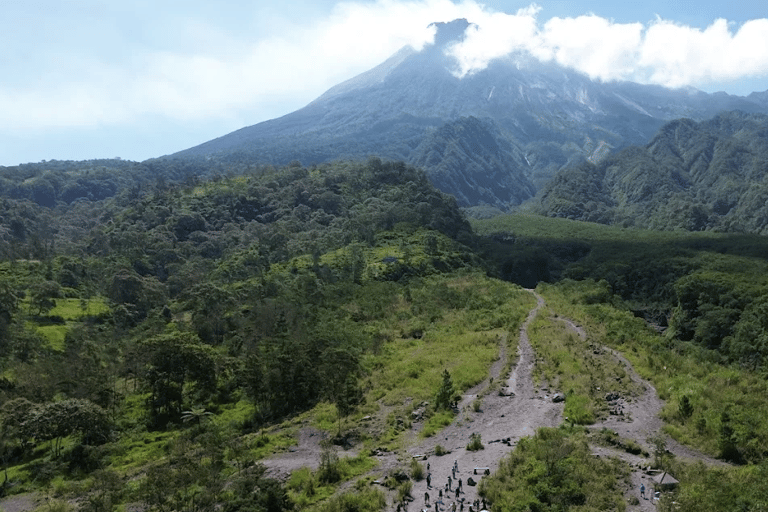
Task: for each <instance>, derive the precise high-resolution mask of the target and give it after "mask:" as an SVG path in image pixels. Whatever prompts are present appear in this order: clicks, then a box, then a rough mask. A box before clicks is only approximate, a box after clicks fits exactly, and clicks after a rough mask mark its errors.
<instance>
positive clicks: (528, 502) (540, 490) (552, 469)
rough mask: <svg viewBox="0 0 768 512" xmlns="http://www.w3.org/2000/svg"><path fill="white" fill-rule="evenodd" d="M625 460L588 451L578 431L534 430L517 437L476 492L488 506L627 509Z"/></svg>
mask: <svg viewBox="0 0 768 512" xmlns="http://www.w3.org/2000/svg"><path fill="white" fill-rule="evenodd" d="M628 476H629V468H628V467H627V465H626V464H625V463H623V462H621V461H619V460H616V459H603V458H596V457H594V456H593V455H592V453H591V450H590V448H589V445H588V443H587V442H586V439H585V437H584V435H583V434H582V433H579V432H577V431H568V430H565V429H548V428H545V429H539V430H538V431H537V432H536V435H535V436H533V437H527V438H523V439H521V440H520V441H519V442H518V444H517V446H516V447H515V450H514V451H513V452H512V453H510V455H509V456H508V457H506V458H505V459H502V461H501V463H500V464H499V468H498V470H497V471H496V473H494V474H493V475H491V476H489V477H486V478H483V479H482V480H481V481H480V487H479V492H480V495H481V496H484V497H485V499H486V500H487V501H488V502H490V507H491V508H492V509H493V510H496V509H498V510H509V511H520V512H523V511H527V510H569V509H578V510H585V511H587V510H589V511H593V510H594V511H598V510H626V503H625V501H624V486H625V485H626V480H627V479H628Z"/></svg>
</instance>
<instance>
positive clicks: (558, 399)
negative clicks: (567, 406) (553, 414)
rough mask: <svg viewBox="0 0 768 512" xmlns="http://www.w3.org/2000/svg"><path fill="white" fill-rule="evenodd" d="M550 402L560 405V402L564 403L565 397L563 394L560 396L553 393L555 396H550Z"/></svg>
mask: <svg viewBox="0 0 768 512" xmlns="http://www.w3.org/2000/svg"><path fill="white" fill-rule="evenodd" d="M552 401H553V402H554V403H556V404H557V403H560V402H565V395H564V394H562V393H555V394H554V395H553V396H552Z"/></svg>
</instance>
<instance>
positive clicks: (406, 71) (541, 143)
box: [170, 20, 768, 209]
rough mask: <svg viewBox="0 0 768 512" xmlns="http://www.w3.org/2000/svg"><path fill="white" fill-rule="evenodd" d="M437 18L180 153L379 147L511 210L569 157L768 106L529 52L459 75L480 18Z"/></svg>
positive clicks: (267, 158)
mask: <svg viewBox="0 0 768 512" xmlns="http://www.w3.org/2000/svg"><path fill="white" fill-rule="evenodd" d="M436 26H437V29H438V30H437V35H436V37H435V42H434V44H432V45H428V46H426V47H425V48H424V49H422V50H421V51H416V50H414V49H413V48H410V47H407V48H403V49H402V50H400V51H399V52H397V53H396V54H395V55H393V56H392V57H391V58H389V59H388V60H386V61H385V62H383V63H382V64H380V65H379V66H377V67H375V68H373V69H372V70H370V71H367V72H365V73H363V74H361V75H359V76H357V77H355V78H353V79H351V80H348V81H346V82H344V83H341V84H339V85H337V86H335V87H333V88H331V89H330V90H328V91H327V92H326V93H325V94H323V95H321V96H320V97H319V98H317V99H316V100H315V101H313V102H312V103H310V104H309V105H307V106H306V107H304V108H302V109H300V110H297V111H296V112H293V113H291V114H288V115H286V116H283V117H281V118H278V119H273V120H270V121H266V122H263V123H259V124H257V125H254V126H249V127H246V128H242V129H240V130H238V131H235V132H233V133H230V134H228V135H224V136H223V137H219V138H217V139H214V140H211V141H209V142H206V143H204V144H201V145H199V146H196V147H193V148H190V149H187V150H185V151H181V152H179V153H176V154H175V155H171V156H170V158H179V159H196V158H204V159H208V160H215V161H223V162H239V163H243V162H248V163H253V162H257V163H269V164H274V165H283V164H287V163H289V162H291V161H293V160H299V161H300V162H302V163H303V164H305V165H311V164H313V163H318V162H323V161H329V160H335V159H348V158H363V159H365V158H367V157H368V156H371V155H377V156H380V157H383V158H387V159H396V160H404V161H406V162H407V163H410V164H417V165H422V166H424V167H425V170H426V171H427V173H428V175H429V176H430V177H431V178H432V179H433V182H434V183H435V184H436V185H437V186H438V187H439V188H440V189H441V190H442V191H444V192H448V193H450V194H453V195H454V196H456V198H457V199H458V201H459V203H460V204H461V205H463V206H470V205H478V204H486V205H491V206H496V207H500V208H502V209H503V208H507V207H509V206H513V205H516V204H519V203H520V202H521V201H524V200H526V199H528V198H530V197H531V196H532V194H533V192H534V190H535V189H538V188H541V187H542V186H543V185H544V183H546V182H547V181H548V180H549V179H550V178H551V177H552V176H553V175H554V174H555V173H556V172H557V171H558V170H560V169H562V168H564V167H565V166H568V165H570V164H573V163H578V162H581V161H592V162H598V161H600V159H601V158H603V157H604V156H605V155H607V154H609V153H610V152H612V151H615V150H617V149H619V148H622V147H625V146H628V145H632V144H645V143H646V142H647V141H648V140H649V139H650V138H651V137H652V136H653V135H654V133H656V131H657V130H658V129H659V128H660V127H661V126H662V125H663V124H664V123H665V122H667V121H670V120H673V119H677V118H690V119H694V120H704V119H708V118H711V117H712V116H714V115H716V114H718V113H720V112H721V111H724V110H734V109H740V110H743V111H745V112H766V113H768V101H766V99H765V97H764V95H760V94H757V95H753V96H750V97H747V98H744V97H737V96H729V95H727V94H724V93H717V94H706V93H704V92H701V91H697V90H694V89H677V90H671V89H666V88H664V87H660V86H651V85H639V84H635V83H628V82H612V83H603V82H594V81H592V80H590V79H589V78H588V77H587V76H585V75H582V74H579V73H577V72H575V71H572V70H569V69H566V68H563V67H560V66H558V65H556V64H553V63H541V62H539V61H537V60H535V59H533V58H531V57H525V56H522V55H517V56H514V57H512V56H510V57H508V58H506V59H498V60H495V61H493V62H492V63H491V64H490V66H489V67H488V68H487V69H485V70H483V71H479V72H477V73H474V74H470V75H467V76H465V77H463V78H458V77H457V76H455V75H454V74H453V73H452V71H453V70H454V69H455V66H456V63H455V61H454V59H453V58H452V57H450V56H448V55H446V49H447V48H448V46H449V45H450V44H453V43H454V42H456V41H459V40H461V38H463V37H464V33H465V30H466V29H467V28H468V27H469V26H470V24H469V23H468V22H467V21H466V20H455V21H453V22H450V23H438V24H436ZM472 118H475V120H472ZM481 132H483V133H482V134H481ZM479 140H482V141H483V142H482V143H481V144H477V141H479ZM448 149H450V151H449V152H448V153H445V154H441V151H444V150H448ZM470 149H471V150H472V151H469V150H470ZM470 153H471V154H470ZM532 187H533V188H532Z"/></svg>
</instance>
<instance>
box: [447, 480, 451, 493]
mask: <svg viewBox="0 0 768 512" xmlns="http://www.w3.org/2000/svg"><path fill="white" fill-rule="evenodd" d="M448 490H449V491H450V490H451V477H448Z"/></svg>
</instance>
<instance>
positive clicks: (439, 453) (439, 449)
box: [435, 445, 451, 457]
mask: <svg viewBox="0 0 768 512" xmlns="http://www.w3.org/2000/svg"><path fill="white" fill-rule="evenodd" d="M449 453H451V452H449V451H448V450H446V449H445V448H443V447H442V445H437V446H435V455H437V456H438V457H439V456H442V455H447V454H449Z"/></svg>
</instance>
